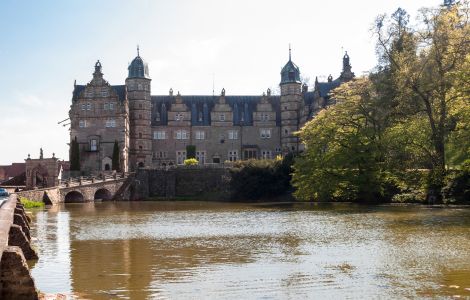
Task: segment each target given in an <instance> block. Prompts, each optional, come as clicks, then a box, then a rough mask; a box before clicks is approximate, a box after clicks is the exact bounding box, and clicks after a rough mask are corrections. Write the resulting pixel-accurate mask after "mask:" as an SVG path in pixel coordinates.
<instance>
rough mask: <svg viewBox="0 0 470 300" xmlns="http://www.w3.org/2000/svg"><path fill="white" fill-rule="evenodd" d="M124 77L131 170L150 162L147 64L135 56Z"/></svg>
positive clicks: (138, 55)
mask: <svg viewBox="0 0 470 300" xmlns="http://www.w3.org/2000/svg"><path fill="white" fill-rule="evenodd" d="M128 70H129V75H128V77H127V79H126V89H127V100H128V103H129V128H130V130H129V131H130V132H129V167H130V169H131V170H136V169H137V168H143V167H148V166H150V165H151V163H152V136H151V118H152V117H151V97H150V82H151V79H150V77H149V69H148V65H147V63H146V62H144V60H143V59H142V58H141V57H140V53H139V47H137V56H136V57H135V58H134V59H133V60H132V62H131V63H130V65H129V67H128Z"/></svg>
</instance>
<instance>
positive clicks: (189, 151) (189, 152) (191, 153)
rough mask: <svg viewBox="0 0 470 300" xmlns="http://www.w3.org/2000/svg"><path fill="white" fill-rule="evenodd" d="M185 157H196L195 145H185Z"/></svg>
mask: <svg viewBox="0 0 470 300" xmlns="http://www.w3.org/2000/svg"><path fill="white" fill-rule="evenodd" d="M186 157H187V158H196V146H194V145H187V146H186Z"/></svg>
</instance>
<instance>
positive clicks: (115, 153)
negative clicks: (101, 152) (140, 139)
mask: <svg viewBox="0 0 470 300" xmlns="http://www.w3.org/2000/svg"><path fill="white" fill-rule="evenodd" d="M112 164H113V170H116V171H120V170H121V166H120V151H119V144H118V141H117V140H115V141H114V147H113V157H112Z"/></svg>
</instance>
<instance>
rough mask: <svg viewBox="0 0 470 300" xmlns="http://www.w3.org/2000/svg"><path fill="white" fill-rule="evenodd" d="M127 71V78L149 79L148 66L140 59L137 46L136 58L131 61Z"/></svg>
mask: <svg viewBox="0 0 470 300" xmlns="http://www.w3.org/2000/svg"><path fill="white" fill-rule="evenodd" d="M127 69H128V71H129V75H128V78H150V76H149V68H148V65H147V63H146V62H144V60H143V59H142V57H140V47H139V45H137V56H136V57H135V58H134V59H133V60H132V62H131V63H130V65H129V67H128V68H127Z"/></svg>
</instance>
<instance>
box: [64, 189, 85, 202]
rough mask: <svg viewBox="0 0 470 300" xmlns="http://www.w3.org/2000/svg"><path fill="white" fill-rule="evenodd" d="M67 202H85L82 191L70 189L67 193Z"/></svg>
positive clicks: (65, 200) (65, 199)
mask: <svg viewBox="0 0 470 300" xmlns="http://www.w3.org/2000/svg"><path fill="white" fill-rule="evenodd" d="M64 202H65V203H74V202H84V198H83V195H82V193H80V192H77V191H70V192H68V193H67V194H66V195H65V198H64Z"/></svg>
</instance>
